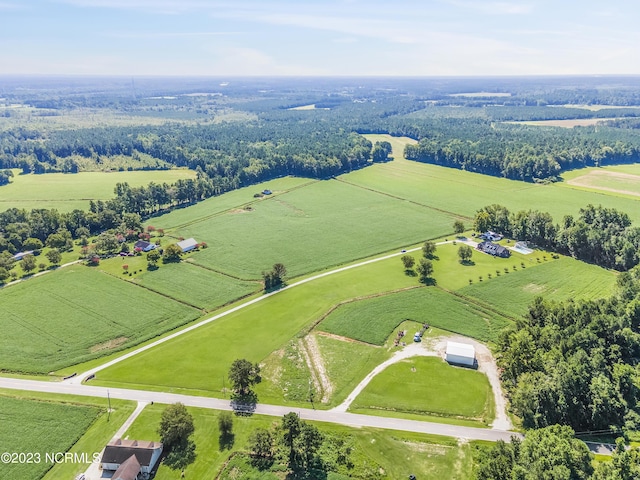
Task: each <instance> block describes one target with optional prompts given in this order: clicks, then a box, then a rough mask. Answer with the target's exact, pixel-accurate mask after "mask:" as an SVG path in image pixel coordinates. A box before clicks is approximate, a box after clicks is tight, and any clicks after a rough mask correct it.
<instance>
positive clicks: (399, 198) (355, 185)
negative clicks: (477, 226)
mask: <svg viewBox="0 0 640 480" xmlns="http://www.w3.org/2000/svg"><path fill="white" fill-rule="evenodd" d="M335 180H336V181H338V182H342V183H344V184H346V185H351V186H352V187H356V188H361V189H363V190H367V191H369V192H373V193H377V194H379V195H384V196H386V197H391V198H393V199H395V200H402V201H403V202H409V203H413V204H414V205H418V206H419V207H424V208H428V209H429V210H435V211H436V212H440V213H444V214H445V215H448V216H452V217H454V218H462V219H465V220H472V219H473V217H467V216H466V215H461V214H459V213H455V212H450V211H449V210H444V209H442V208H438V207H434V206H432V205H425V204H424V203H420V202H416V201H415V200H409V199H408V198H403V197H398V196H397V195H393V194H391V193H386V192H381V191H380V190H376V189H375V188H371V187H365V186H363V185H358V184H357V183H352V182H347V181H346V180H343V179H341V178H336V179H335Z"/></svg>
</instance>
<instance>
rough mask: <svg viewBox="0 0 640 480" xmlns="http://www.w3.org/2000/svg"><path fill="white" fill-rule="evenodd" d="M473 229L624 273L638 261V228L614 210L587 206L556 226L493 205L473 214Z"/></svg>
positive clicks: (546, 218) (545, 216)
mask: <svg viewBox="0 0 640 480" xmlns="http://www.w3.org/2000/svg"><path fill="white" fill-rule="evenodd" d="M474 228H475V229H476V230H477V231H480V232H485V231H487V230H495V231H497V232H500V233H502V234H504V235H508V236H511V237H514V238H517V239H518V240H527V241H530V242H532V243H534V244H536V245H538V246H541V247H544V248H548V249H551V250H554V251H556V252H558V253H564V254H567V255H571V256H572V257H574V258H577V259H579V260H584V261H587V262H591V263H595V264H596V265H600V266H602V267H606V268H615V269H616V270H621V271H624V270H628V269H630V268H632V267H634V266H635V265H637V264H638V263H639V262H640V228H639V227H633V226H632V225H631V219H630V218H629V216H628V215H627V214H626V213H623V212H620V211H618V210H616V209H614V208H606V207H602V206H597V207H594V206H593V205H587V206H586V207H585V208H582V209H580V212H579V215H578V217H577V218H574V217H573V216H571V215H567V216H565V217H564V218H563V219H562V222H561V223H560V224H556V223H554V221H553V218H552V217H551V215H550V214H549V213H546V212H540V211H538V210H527V211H520V212H517V213H515V214H511V213H510V212H509V210H508V209H507V208H506V207H504V206H502V205H497V204H493V205H488V206H486V207H483V208H482V209H480V210H479V211H478V212H477V213H476V217H475V221H474Z"/></svg>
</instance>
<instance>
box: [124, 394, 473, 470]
mask: <svg viewBox="0 0 640 480" xmlns="http://www.w3.org/2000/svg"><path fill="white" fill-rule="evenodd" d="M164 408H165V406H164V405H160V404H154V405H149V406H147V407H146V408H145V409H144V411H143V412H142V413H141V414H140V416H139V417H138V418H137V419H136V421H135V422H134V423H133V425H132V426H131V428H129V430H127V432H126V434H125V435H127V436H128V437H129V438H141V439H145V440H158V435H157V432H156V430H157V426H158V423H159V422H160V415H161V413H162V410H163V409H164ZM188 410H189V413H191V415H192V416H193V418H194V424H195V433H194V436H193V440H194V442H195V444H196V454H197V456H196V460H195V462H194V463H193V464H191V465H189V466H188V467H187V468H186V469H185V478H215V477H216V475H217V474H218V472H219V471H220V470H221V469H222V467H223V465H224V463H225V461H226V460H227V459H228V458H229V457H230V455H232V454H233V453H235V452H238V451H244V450H246V444H247V441H248V437H249V434H250V433H251V431H253V430H254V429H256V428H258V427H262V428H270V427H271V426H272V425H273V424H274V423H279V419H277V418H272V417H263V416H260V415H252V416H250V417H234V418H233V433H234V439H233V444H232V445H231V446H230V447H227V446H225V448H223V447H221V445H220V442H219V434H218V423H217V419H218V416H219V412H216V411H215V410H206V409H198V408H188ZM310 423H313V424H314V425H316V426H317V427H318V428H319V430H320V431H321V432H322V433H323V434H324V435H325V436H336V435H340V436H342V437H345V438H346V439H347V440H348V441H349V442H350V443H351V444H352V445H353V448H352V453H351V459H352V462H353V464H354V467H353V469H352V473H353V474H354V475H356V476H357V477H356V478H367V473H366V472H368V471H374V470H375V471H376V472H377V471H378V469H379V468H382V469H383V470H384V471H385V472H386V474H387V477H388V478H404V477H405V476H406V471H407V465H410V466H411V472H413V473H414V474H416V475H419V477H418V478H420V479H432V480H436V479H441V478H445V477H447V478H455V479H460V480H466V479H470V478H471V466H472V453H471V446H470V445H461V446H458V444H457V442H456V440H454V439H450V438H446V437H438V436H433V435H421V434H413V433H409V432H396V431H388V430H387V431H384V430H379V429H374V428H357V429H356V428H349V427H344V426H340V425H332V424H325V423H317V422H310ZM234 458H235V459H234V460H232V463H230V464H229V466H228V468H227V470H226V471H225V473H224V474H223V475H222V476H221V477H220V478H222V479H228V480H231V479H234V478H235V479H237V478H264V479H265V480H266V479H274V480H275V479H277V478H281V477H280V476H278V474H269V473H267V472H265V473H262V474H261V473H260V472H259V471H258V470H255V469H254V468H253V467H251V466H250V465H249V464H248V462H246V461H242V457H240V458H238V457H234ZM236 459H237V460H236ZM367 469H368V470H367ZM281 473H282V472H280V474H281ZM180 475H181V472H180V471H179V470H171V469H170V468H168V467H167V466H165V465H161V466H160V468H159V469H158V474H157V476H156V478H162V479H166V480H173V479H175V480H179V479H180V478H181V476H180ZM251 475H254V476H251ZM260 475H262V476H260ZM327 478H328V479H331V478H335V479H343V478H348V477H341V476H333V475H332V474H329V476H328V477H327Z"/></svg>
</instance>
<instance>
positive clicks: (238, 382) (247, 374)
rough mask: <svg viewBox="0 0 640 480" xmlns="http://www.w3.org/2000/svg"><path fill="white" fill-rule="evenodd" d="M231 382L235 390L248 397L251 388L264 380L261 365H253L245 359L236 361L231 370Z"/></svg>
mask: <svg viewBox="0 0 640 480" xmlns="http://www.w3.org/2000/svg"><path fill="white" fill-rule="evenodd" d="M229 380H230V381H231V384H232V385H233V389H234V391H235V392H236V393H238V394H240V395H246V394H248V393H249V392H250V391H251V387H252V386H253V385H255V384H257V383H260V381H261V380H262V379H261V378H260V365H258V364H257V363H251V362H250V361H249V360H245V359H244V358H241V359H238V360H234V362H233V363H232V364H231V368H230V369H229Z"/></svg>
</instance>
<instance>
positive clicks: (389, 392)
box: [350, 357, 494, 423]
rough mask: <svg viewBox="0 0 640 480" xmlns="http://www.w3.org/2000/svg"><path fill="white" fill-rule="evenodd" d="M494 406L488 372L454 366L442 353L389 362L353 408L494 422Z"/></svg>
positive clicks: (354, 410) (360, 410)
mask: <svg viewBox="0 0 640 480" xmlns="http://www.w3.org/2000/svg"><path fill="white" fill-rule="evenodd" d="M493 410H494V409H493V393H492V391H491V386H490V384H489V380H488V379H487V377H486V375H484V374H483V373H480V372H477V371H475V370H471V369H466V368H461V367H452V366H450V365H449V364H447V363H446V362H445V361H444V360H442V359H441V358H438V357H413V358H409V359H407V360H402V361H400V362H398V363H394V364H393V365H390V366H388V367H387V368H386V369H384V370H383V371H382V372H381V373H379V374H378V375H376V376H375V377H374V378H373V379H372V380H371V382H370V383H369V385H367V386H366V387H365V389H364V390H363V391H362V393H361V394H360V395H358V396H357V397H356V399H355V400H354V402H353V403H352V404H351V408H350V411H353V412H355V413H368V414H371V413H374V414H375V412H379V411H384V412H398V413H409V414H418V415H421V414H422V415H435V416H443V417H454V418H458V419H466V420H476V421H478V422H483V423H490V422H491V420H492V418H489V417H490V416H491V415H492V414H491V412H493ZM372 411H373V412H372Z"/></svg>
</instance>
